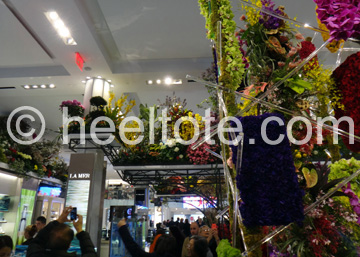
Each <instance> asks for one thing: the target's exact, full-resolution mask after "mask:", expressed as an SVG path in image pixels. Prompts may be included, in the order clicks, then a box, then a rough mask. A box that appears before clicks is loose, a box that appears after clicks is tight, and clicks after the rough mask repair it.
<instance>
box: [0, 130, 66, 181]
mask: <svg viewBox="0 0 360 257" xmlns="http://www.w3.org/2000/svg"><path fill="white" fill-rule="evenodd" d="M0 141H1V144H0V153H1V155H0V157H1V159H0V161H1V162H4V163H7V164H9V166H10V168H11V169H12V170H14V171H16V172H17V173H18V174H19V175H20V176H25V177H26V176H27V174H28V173H29V172H34V173H35V174H37V175H38V176H39V177H44V176H47V177H53V178H57V179H60V180H61V181H66V180H67V169H68V165H67V164H66V163H65V161H64V159H63V158H61V157H59V154H60V149H61V144H60V142H53V141H50V140H43V141H41V142H36V143H33V144H31V145H21V144H18V143H16V142H14V141H13V140H12V139H11V138H10V137H9V136H8V135H7V132H4V131H1V130H0Z"/></svg>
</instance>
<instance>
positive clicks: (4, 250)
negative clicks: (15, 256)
mask: <svg viewBox="0 0 360 257" xmlns="http://www.w3.org/2000/svg"><path fill="white" fill-rule="evenodd" d="M12 248H13V241H12V239H11V237H9V236H7V235H4V236H0V256H1V257H10V256H11V253H12Z"/></svg>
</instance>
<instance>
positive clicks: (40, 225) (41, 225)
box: [35, 216, 46, 232]
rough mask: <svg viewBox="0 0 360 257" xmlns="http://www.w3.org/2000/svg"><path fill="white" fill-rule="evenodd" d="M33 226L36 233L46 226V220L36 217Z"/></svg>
mask: <svg viewBox="0 0 360 257" xmlns="http://www.w3.org/2000/svg"><path fill="white" fill-rule="evenodd" d="M35 225H36V228H37V231H38V232H39V231H40V230H42V229H43V228H44V227H45V226H46V218H45V217H43V216H40V217H37V219H36V221H35Z"/></svg>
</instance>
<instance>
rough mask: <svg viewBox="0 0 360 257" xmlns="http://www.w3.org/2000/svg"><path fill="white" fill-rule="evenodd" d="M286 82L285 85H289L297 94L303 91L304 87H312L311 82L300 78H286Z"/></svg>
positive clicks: (309, 88)
mask: <svg viewBox="0 0 360 257" xmlns="http://www.w3.org/2000/svg"><path fill="white" fill-rule="evenodd" d="M287 82H288V84H287V86H288V87H290V88H291V89H292V90H294V91H295V92H296V93H298V94H302V93H304V91H305V89H308V90H311V89H312V85H311V83H310V82H307V81H305V80H302V79H293V78H291V79H288V80H287Z"/></svg>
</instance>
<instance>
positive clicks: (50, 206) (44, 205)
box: [34, 196, 65, 223]
mask: <svg viewBox="0 0 360 257" xmlns="http://www.w3.org/2000/svg"><path fill="white" fill-rule="evenodd" d="M64 202H65V199H64V198H59V197H53V196H38V197H37V199H36V206H35V215H34V218H35V219H36V218H37V217H39V216H44V217H45V218H46V223H49V222H51V221H53V220H56V219H57V218H58V217H59V215H60V214H61V213H62V211H63V209H64Z"/></svg>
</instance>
